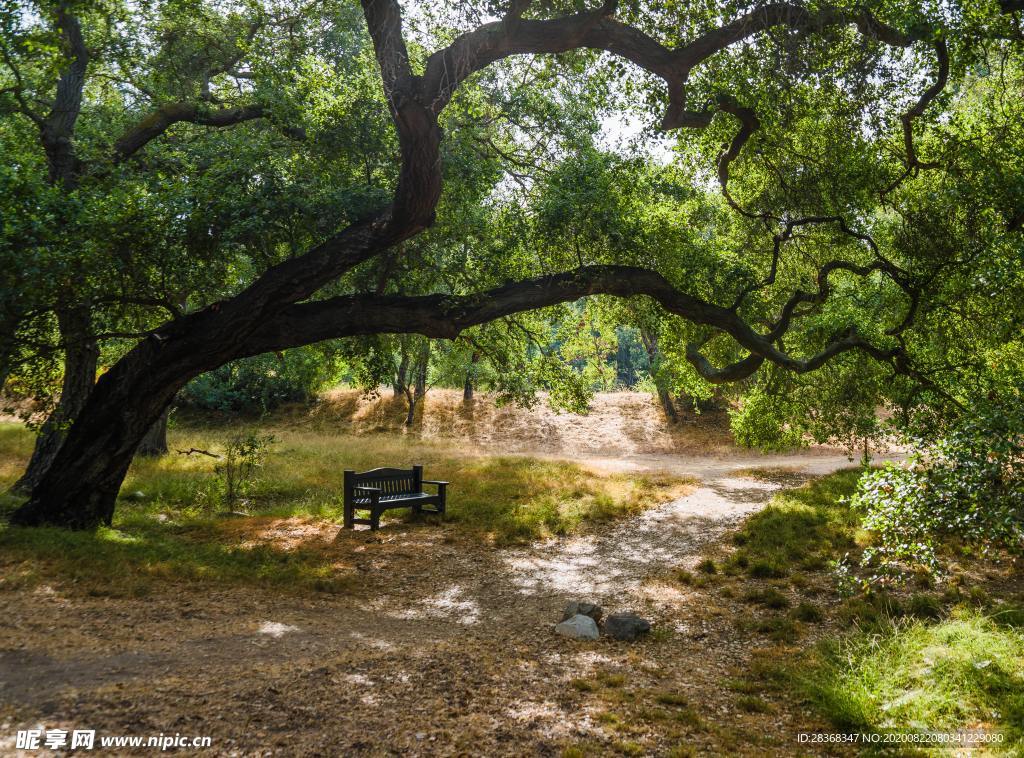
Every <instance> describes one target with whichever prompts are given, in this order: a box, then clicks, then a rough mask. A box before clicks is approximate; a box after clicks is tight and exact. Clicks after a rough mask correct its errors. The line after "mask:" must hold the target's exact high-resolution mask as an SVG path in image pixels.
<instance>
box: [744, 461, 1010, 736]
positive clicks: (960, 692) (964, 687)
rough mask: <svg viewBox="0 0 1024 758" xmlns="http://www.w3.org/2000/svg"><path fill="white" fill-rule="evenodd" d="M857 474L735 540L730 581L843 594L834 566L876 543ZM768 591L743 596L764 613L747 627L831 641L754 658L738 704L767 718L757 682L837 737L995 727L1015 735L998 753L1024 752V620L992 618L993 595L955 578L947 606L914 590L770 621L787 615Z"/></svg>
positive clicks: (830, 480) (819, 485)
mask: <svg viewBox="0 0 1024 758" xmlns="http://www.w3.org/2000/svg"><path fill="white" fill-rule="evenodd" d="M858 476H859V472H858V471H848V472H840V473H838V474H835V475H832V476H828V477H824V478H822V479H818V480H816V481H815V482H813V483H811V484H809V485H807V486H804V487H800V488H798V489H793V490H789V491H785V492H781V493H779V494H778V495H776V496H775V497H774V498H773V500H772V502H771V503H770V504H769V506H768V507H767V508H765V509H764V510H762V511H760V512H759V513H756V514H754V515H752V516H750V517H749V518H748V519H747V520H746V521H745V522H744V524H743V526H742V527H741V528H740V530H739V531H738V532H737V533H736V535H735V537H734V540H733V541H734V543H735V545H736V546H737V549H736V551H735V552H734V553H733V554H732V555H731V556H730V557H729V558H728V559H727V561H726V564H725V571H726V573H727V574H730V575H732V576H733V577H734V579H733V581H734V582H737V583H740V584H742V585H745V584H747V583H749V582H751V581H752V580H760V579H777V578H779V577H786V578H787V579H789V580H790V581H789V584H791V585H792V586H793V587H796V588H797V589H806V588H807V587H808V586H811V585H815V584H816V585H817V586H819V587H821V588H822V589H821V591H822V592H824V593H826V594H833V595H834V593H835V592H836V589H835V585H834V584H833V583H832V582H831V581H830V578H829V577H828V575H827V573H826V571H825V569H826V567H827V566H828V564H829V562H830V561H832V560H835V559H837V558H839V557H841V556H842V555H843V554H845V553H847V552H853V553H856V551H857V549H858V548H859V547H860V546H862V545H864V544H866V543H867V541H868V540H869V539H870V535H868V534H866V533H864V532H863V531H862V530H861V529H860V526H859V522H858V518H857V516H856V514H854V513H852V512H851V511H850V510H849V508H848V507H847V506H846V505H845V504H844V498H845V497H847V496H848V495H849V494H850V493H851V492H852V490H853V487H854V485H855V483H856V480H857V477H858ZM809 577H811V578H809ZM813 577H816V579H813ZM764 584H765V583H760V582H756V583H754V586H753V587H750V586H747V587H744V588H743V589H742V590H741V592H742V594H741V597H742V598H743V599H744V600H746V601H747V602H749V603H752V604H754V605H756V606H761V607H763V608H764V609H765V610H764V611H762V612H761V613H762V615H761V616H759V617H756V618H750V617H747V618H745V619H744V620H742V622H741V623H742V626H744V627H745V628H748V629H751V630H753V631H756V632H758V633H760V634H764V635H766V636H767V637H769V638H770V639H772V640H775V641H777V642H780V643H785V644H793V643H794V642H796V641H797V640H798V639H799V638H800V635H801V632H802V630H803V629H804V627H803V624H816V625H824V626H821V627H819V628H821V629H823V630H825V631H826V633H827V634H828V636H826V637H825V638H824V639H823V640H822V641H821V642H819V643H817V644H816V645H814V646H813V647H811V648H809V649H808V650H806V651H804V652H803V653H800V654H797V655H796V656H793V657H789V658H780V657H779V656H778V655H777V653H766V654H764V655H761V656H755V659H754V661H753V663H752V664H751V672H749V673H748V676H747V677H746V678H744V680H743V683H744V686H742V687H739V688H738V689H739V690H740V691H741V692H742V693H743V696H744V698H746V699H743V700H742V702H741V701H740V699H738V700H737V706H738V707H740V708H741V709H743V710H747V711H749V712H759V710H758V709H759V708H760V703H761V701H759V700H758V698H757V697H755V696H756V695H757V694H759V693H757V692H755V691H754V689H755V688H753V687H747V686H746V682H748V681H750V682H756V683H757V685H758V687H760V688H763V689H764V690H765V691H772V692H776V693H779V696H780V697H784V698H786V699H789V700H806V701H807V702H809V703H810V705H811V706H812V707H813V708H814V709H816V710H817V711H818V712H819V713H820V714H821V715H822V716H823V717H825V718H826V719H828V721H830V722H831V724H832V726H833V727H834V728H835V730H836V731H843V732H859V731H863V732H881V731H887V730H911V731H914V730H917V731H924V730H929V731H956V730H961V729H975V728H987V729H992V730H1000V731H1002V732H1003V733H1004V734H1005V738H1006V742H1005V743H1004V745H1003V746H1002V747H1001V748H999V750H1001V751H1002V750H1005V751H1006V752H1008V753H1011V754H1019V753H1020V752H1021V751H1024V612H1021V611H1019V610H1016V609H1014V608H1012V607H1010V606H1006V607H1004V609H1003V610H1002V611H1000V612H999V613H998V614H997V615H995V616H992V615H986V613H985V612H984V611H983V610H981V608H983V607H985V606H986V604H988V603H989V600H990V598H989V597H988V594H987V593H986V592H985V591H984V589H982V588H979V587H972V588H971V590H970V591H968V592H965V591H964V590H963V588H962V587H960V586H959V584H957V583H956V582H952V581H950V582H947V585H948V586H947V588H946V590H945V594H943V595H942V596H941V597H940V596H939V594H938V592H937V591H936V592H932V593H928V592H918V591H913V592H911V591H909V590H904V591H902V592H898V593H894V594H890V593H886V592H872V593H868V594H863V595H856V596H853V597H849V598H846V599H845V600H844V601H842V602H841V603H837V605H836V611H835V614H834V619H833V621H832V622H829V621H828V620H827V619H826V617H825V614H824V613H823V612H822V610H821V609H820V608H819V607H818V606H816V605H813V604H811V603H809V602H806V601H801V602H799V603H797V604H796V605H795V607H793V608H791V609H790V610H789V611H788V612H787V613H786V615H781V614H778V613H776V614H770V613H769V610H770V609H773V610H776V611H780V610H782V609H784V608H785V607H786V605H787V598H786V596H785V595H783V594H782V593H781V592H779V591H778V590H777V589H776V588H774V587H772V586H764ZM773 584H780V583H779V582H778V581H775V582H773ZM780 586H781V585H780ZM836 599H837V600H838V598H836ZM954 604H957V605H955V607H954ZM989 607H992V606H991V605H989ZM829 623H831V626H827V624H829ZM759 667H760V670H759V671H755V669H757V668H759ZM765 705H767V704H765Z"/></svg>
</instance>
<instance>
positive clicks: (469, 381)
mask: <svg viewBox="0 0 1024 758" xmlns="http://www.w3.org/2000/svg"><path fill="white" fill-rule="evenodd" d="M479 361H480V353H478V352H477V351H476V350H474V351H473V354H472V355H471V356H470V358H469V368H468V369H467V370H466V382H465V384H463V385H462V402H464V403H468V402H470V401H471V400H472V399H473V384H474V382H476V364H477V363H478V362H479Z"/></svg>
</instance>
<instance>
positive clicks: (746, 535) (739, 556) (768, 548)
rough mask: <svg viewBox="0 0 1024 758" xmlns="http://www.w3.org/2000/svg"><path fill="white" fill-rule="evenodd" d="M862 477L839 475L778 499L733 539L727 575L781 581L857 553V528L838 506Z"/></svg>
mask: <svg viewBox="0 0 1024 758" xmlns="http://www.w3.org/2000/svg"><path fill="white" fill-rule="evenodd" d="M860 473H861V472H860V470H859V469H857V470H850V471H842V472H840V473H838V474H834V475H832V476H828V477H824V478H822V479H817V480H815V481H814V482H811V483H810V484H808V485H807V486H804V487H799V488H797V489H793V490H788V491H786V492H781V493H779V494H777V495H776V496H775V497H774V498H772V501H771V503H770V504H769V505H768V506H767V507H766V508H764V509H763V510H761V511H759V512H758V513H755V514H754V515H752V516H751V517H750V518H748V519H747V520H746V521H745V522H744V524H743V527H742V528H741V529H740V530H739V531H738V532H737V533H736V534H735V535H734V537H733V542H734V543H735V544H736V546H737V550H736V551H735V552H734V553H733V554H732V555H731V556H730V557H729V560H728V561H727V562H726V566H725V570H726V572H727V573H730V574H733V575H735V574H744V573H745V574H747V575H748V576H751V577H754V578H758V579H774V578H782V577H785V576H788V575H789V574H790V573H791V572H793V571H794V570H795V569H807V570H820V569H821V568H824V567H825V566H826V565H827V563H828V561H829V560H832V559H834V558H836V557H838V556H840V555H842V554H843V553H845V552H846V551H848V550H850V549H853V548H855V547H856V546H857V539H858V538H859V537H863V535H862V533H861V532H860V530H859V522H858V519H857V516H856V515H855V514H853V513H851V512H850V509H849V508H847V507H846V506H845V505H843V504H841V502H840V501H841V499H842V498H844V497H847V496H849V495H850V494H851V493H852V492H853V490H854V487H855V485H856V482H857V479H858V477H859V476H860Z"/></svg>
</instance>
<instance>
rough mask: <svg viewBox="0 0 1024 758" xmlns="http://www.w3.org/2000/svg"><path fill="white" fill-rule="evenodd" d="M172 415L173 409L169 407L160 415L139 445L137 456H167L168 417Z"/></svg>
mask: <svg viewBox="0 0 1024 758" xmlns="http://www.w3.org/2000/svg"><path fill="white" fill-rule="evenodd" d="M170 413H171V409H170V406H168V407H167V408H165V409H164V412H163V413H161V414H160V418H158V419H157V420H156V423H155V424H153V426H151V427H149V431H148V432H146V436H145V437H143V438H142V442H140V443H139V452H138V453H137V455H142V456H146V457H149V458H159V457H160V456H161V455H167V417H168V416H169V415H170Z"/></svg>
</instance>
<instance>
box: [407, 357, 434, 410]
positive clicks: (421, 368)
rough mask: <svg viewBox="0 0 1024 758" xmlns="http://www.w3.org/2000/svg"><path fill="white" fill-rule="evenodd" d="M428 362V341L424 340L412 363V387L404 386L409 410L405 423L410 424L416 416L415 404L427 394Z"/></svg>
mask: <svg viewBox="0 0 1024 758" xmlns="http://www.w3.org/2000/svg"><path fill="white" fill-rule="evenodd" d="M429 364H430V341H429V340H424V341H423V346H422V347H421V348H420V351H419V355H418V356H416V363H415V364H414V365H413V372H414V375H413V385H414V386H413V389H412V390H410V388H409V387H408V386H406V388H405V397H406V401H407V402H408V403H409V412H408V413H407V414H406V416H405V425H406V426H412V425H413V421H414V420H415V418H416V406H418V405H419V404H420V401H421V400H423V398H424V397H425V396H426V394H427V367H428V365H429Z"/></svg>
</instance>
